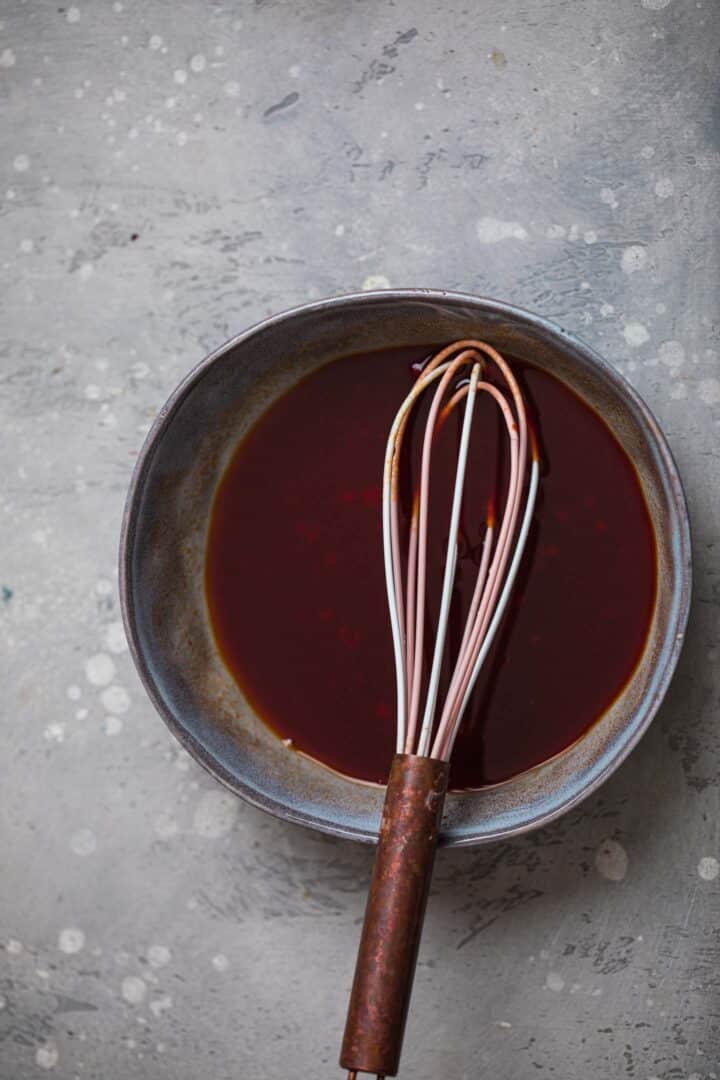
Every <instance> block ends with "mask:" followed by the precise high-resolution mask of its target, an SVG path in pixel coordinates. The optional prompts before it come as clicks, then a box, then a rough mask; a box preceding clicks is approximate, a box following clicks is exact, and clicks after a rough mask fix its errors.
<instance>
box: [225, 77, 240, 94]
mask: <svg viewBox="0 0 720 1080" xmlns="http://www.w3.org/2000/svg"><path fill="white" fill-rule="evenodd" d="M223 89H224V91H225V93H226V94H227V96H228V97H232V98H236V97H240V83H239V82H235V80H234V79H231V80H230V81H229V82H226V83H225V86H224V87H223Z"/></svg>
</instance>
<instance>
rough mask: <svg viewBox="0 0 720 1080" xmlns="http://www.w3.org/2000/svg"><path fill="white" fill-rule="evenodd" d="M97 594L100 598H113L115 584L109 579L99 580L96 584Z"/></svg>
mask: <svg viewBox="0 0 720 1080" xmlns="http://www.w3.org/2000/svg"><path fill="white" fill-rule="evenodd" d="M95 592H96V593H97V594H98V596H112V594H113V583H112V581H110V580H109V579H108V578H98V580H97V581H96V582H95Z"/></svg>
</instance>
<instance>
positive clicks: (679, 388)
mask: <svg viewBox="0 0 720 1080" xmlns="http://www.w3.org/2000/svg"><path fill="white" fill-rule="evenodd" d="M670 397H671V398H672V400H673V401H681V400H683V398H686V397H687V386H686V384H685V383H684V382H676V383H673V385H672V386H671V387H670Z"/></svg>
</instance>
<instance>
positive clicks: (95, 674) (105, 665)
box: [85, 653, 115, 686]
mask: <svg viewBox="0 0 720 1080" xmlns="http://www.w3.org/2000/svg"><path fill="white" fill-rule="evenodd" d="M114 675H115V664H114V663H113V661H112V659H111V658H110V657H109V656H108V654H107V653H97V654H96V655H95V656H91V657H90V658H89V659H88V660H86V661H85V678H86V679H87V681H88V682H89V683H91V684H92V685H93V686H107V685H108V683H111V682H112V681H113V676H114Z"/></svg>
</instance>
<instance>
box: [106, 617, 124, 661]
mask: <svg viewBox="0 0 720 1080" xmlns="http://www.w3.org/2000/svg"><path fill="white" fill-rule="evenodd" d="M103 644H104V645H105V648H106V649H108V650H109V652H111V653H116V654H117V653H124V652H127V647H128V644H127V639H126V637H125V629H124V627H123V624H122V623H121V622H120V621H119V620H118V621H117V622H111V623H109V624H108V626H106V627H105V632H104V634H103Z"/></svg>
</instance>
